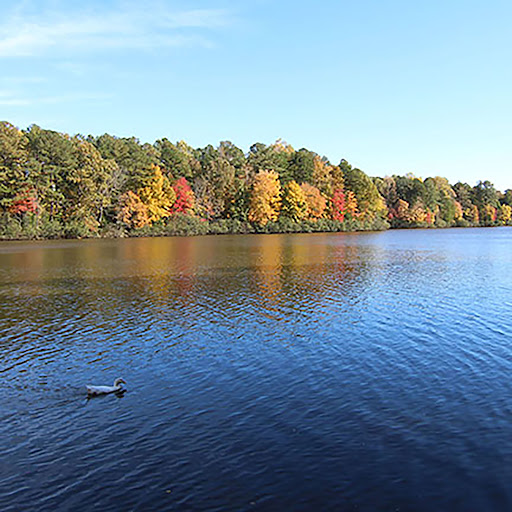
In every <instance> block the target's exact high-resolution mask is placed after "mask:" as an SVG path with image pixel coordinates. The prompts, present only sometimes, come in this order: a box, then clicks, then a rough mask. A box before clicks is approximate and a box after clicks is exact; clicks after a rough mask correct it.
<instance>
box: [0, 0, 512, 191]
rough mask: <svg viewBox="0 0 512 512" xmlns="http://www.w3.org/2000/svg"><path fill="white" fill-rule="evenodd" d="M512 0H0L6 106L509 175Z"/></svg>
mask: <svg viewBox="0 0 512 512" xmlns="http://www.w3.org/2000/svg"><path fill="white" fill-rule="evenodd" d="M511 26H512V2H510V0H502V1H501V0H488V1H483V0H482V1H473V0H445V1H439V0H430V1H426V0H425V1H416V2H412V1H411V0H407V1H405V0H391V1H389V0H357V1H354V0H351V1H344V0H339V1H320V2H318V3H316V4H315V3H313V2H296V1H295V2H292V1H288V0H285V1H280V2H276V1H275V0H274V1H270V0H253V1H245V0H241V1H232V2H227V1H224V0H218V1H216V0H204V1H197V2H196V1H187V2H185V1H183V2H174V1H165V0H160V1H150V0H147V1H145V2H127V1H107V0H101V1H100V0H89V1H88V2H72V1H69V0H68V1H59V0H38V1H18V2H1V3H0V119H3V120H8V121H11V122H12V123H14V124H15V125H17V126H19V127H20V128H26V127H27V126H29V125H30V124H32V123H36V124H39V125H40V126H42V127H45V128H51V129H54V130H58V131H63V132H67V133H71V134H74V133H82V134H94V135H100V134H102V133H105V132H108V133H111V134H114V135H118V136H136V137H138V138H139V139H140V140H141V141H144V142H151V143H152V142H154V141H155V140H156V139H158V138H162V137H167V138H169V139H170V140H181V139H183V140H185V141H186V142H188V143H189V144H191V145H192V146H194V147H199V146H204V145H206V144H210V143H211V144H214V145H216V144H218V142H220V141H221V140H231V141H232V142H234V143H235V144H236V145H238V146H240V147H241V148H242V149H244V150H245V151H247V150H248V148H249V146H250V145H251V144H252V143H254V142H264V143H271V142H273V141H274V140H276V139H277V138H283V139H284V140H286V141H288V142H289V143H290V144H292V145H293V146H294V147H295V148H297V149H298V148H301V147H307V148H308V149H311V150H313V151H316V152H318V153H320V154H322V155H325V156H327V157H328V158H329V159H330V160H331V161H332V162H333V163H338V162H339V160H340V159H341V158H345V159H347V160H348V161H349V162H351V163H352V164H353V165H356V166H358V167H360V168H361V169H363V170H364V171H365V172H367V173H368V174H369V175H372V176H377V175H380V176H384V175H388V174H395V173H396V174H405V173H408V172H412V173H414V174H415V175H417V176H420V177H422V178H425V177H427V176H436V175H440V176H445V177H447V178H448V179H449V180H450V181H451V182H452V183H455V182H456V181H458V180H461V181H466V182H468V183H470V184H472V185H473V184H475V183H476V182H477V181H478V180H480V179H482V180H483V179H489V180H491V181H492V182H493V183H494V184H495V185H496V186H497V187H498V188H500V189H502V190H504V189H506V188H512V94H511V90H512V89H511V85H512V66H511V65H510V63H511V61H512V30H511V29H510V27H511Z"/></svg>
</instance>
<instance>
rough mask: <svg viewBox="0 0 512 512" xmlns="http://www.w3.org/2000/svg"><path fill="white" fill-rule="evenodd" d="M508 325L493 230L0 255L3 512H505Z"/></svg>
mask: <svg viewBox="0 0 512 512" xmlns="http://www.w3.org/2000/svg"><path fill="white" fill-rule="evenodd" d="M511 320H512V229H510V228H495V229H460V230H437V231H423V230H418V231H390V232H386V233H375V234H325V235H324V234H314V235H264V236H218V237H199V238H164V239H130V240H90V241H59V242H44V243H23V242H12V243H2V244H0V327H1V331H0V333H1V340H0V447H1V456H0V510H2V511H4V512H5V511H21V510H24V511H26V510H37V511H68V510H98V511H108V510H123V511H129V510H180V511H181V510H197V511H201V510H209V511H211V510H213V511H215V510H223V511H224V510H233V511H239V510H278V511H285V510H314V511H328V510H333V511H339V510H361V511H366V510H379V511H386V510H390V511H391V510H411V511H432V510H435V511H442V510H446V511H448V510H450V511H454V510H460V511H468V510H475V511H484V510H485V511H489V510H497V511H504V510H512V487H511V485H510V484H511V482H512V378H511V376H512V349H511V342H512V327H511V325H512V323H511ZM119 376H122V377H123V378H124V379H125V380H126V381H127V383H128V386H127V387H128V391H127V393H126V394H125V395H124V396H123V397H122V398H118V397H116V396H112V395H111V396H107V397H103V398H96V399H92V400H86V397H85V388H84V385H85V384H87V383H93V384H94V383H96V384H110V383H111V382H112V381H113V380H114V379H115V378H116V377H119Z"/></svg>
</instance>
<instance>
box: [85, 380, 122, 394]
mask: <svg viewBox="0 0 512 512" xmlns="http://www.w3.org/2000/svg"><path fill="white" fill-rule="evenodd" d="M121 384H126V381H125V380H124V379H121V378H119V379H116V380H115V381H114V385H113V386H91V385H87V386H85V387H86V388H87V396H98V395H108V394H109V393H120V392H123V391H126V390H125V389H124V388H123V386H121Z"/></svg>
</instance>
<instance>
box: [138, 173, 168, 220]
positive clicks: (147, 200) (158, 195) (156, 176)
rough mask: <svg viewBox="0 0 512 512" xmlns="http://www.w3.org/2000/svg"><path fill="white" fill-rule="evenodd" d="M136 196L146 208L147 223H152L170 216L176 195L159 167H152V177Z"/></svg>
mask: <svg viewBox="0 0 512 512" xmlns="http://www.w3.org/2000/svg"><path fill="white" fill-rule="evenodd" d="M137 195H138V196H139V197H140V199H141V201H142V202H143V203H144V204H145V205H146V207H147V211H148V219H149V222H151V223H153V222H156V221H159V220H160V219H162V218H164V217H169V215H171V208H172V205H173V204H174V201H175V200H176V193H175V192H174V189H173V188H172V186H171V184H170V183H169V180H168V179H167V177H166V176H164V175H163V174H162V171H161V170H160V167H158V166H156V165H155V166H154V167H153V176H152V177H151V179H150V180H149V182H148V184H147V185H146V186H145V187H143V188H141V189H139V190H138V194H137Z"/></svg>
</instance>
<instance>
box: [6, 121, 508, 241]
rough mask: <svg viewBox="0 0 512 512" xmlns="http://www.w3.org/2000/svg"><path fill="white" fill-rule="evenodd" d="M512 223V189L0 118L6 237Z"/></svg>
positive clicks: (280, 147) (278, 149) (300, 153)
mask: <svg viewBox="0 0 512 512" xmlns="http://www.w3.org/2000/svg"><path fill="white" fill-rule="evenodd" d="M503 225H512V190H510V189H509V190H506V191H504V192H500V191H498V190H496V189H495V188H494V186H493V184H492V183H490V182H489V181H480V182H479V183H478V184H477V185H475V186H470V185H468V184H467V183H461V182H459V183H455V184H454V185H451V184H450V183H449V182H448V180H447V179H446V178H443V177H439V176H434V177H427V178H425V179H421V178H418V177H416V176H414V175H413V174H407V175H405V176H398V175H391V176H385V177H369V176H368V175H366V174H365V173H364V172H363V171H362V170H360V169H357V168H354V167H352V166H351V165H350V164H349V163H348V162H347V161H346V160H343V159H342V160H341V161H340V162H339V164H337V165H335V164H332V163H331V162H329V161H328V160H327V159H326V158H325V157H322V156H320V155H318V154H317V153H315V152H313V151H310V150H308V149H305V148H301V149H298V150H296V149H294V148H293V147H292V146H290V145H289V144H287V143H286V142H284V141H282V140H278V141H276V142H275V143H274V144H271V145H265V144H262V143H256V144H253V145H252V146H251V147H250V149H249V151H248V152H247V153H244V151H243V150H241V149H240V148H238V147H236V146H235V145H234V144H232V143H231V142H221V143H220V144H219V145H218V146H217V147H213V146H211V145H209V146H206V147H204V148H197V149H194V148H192V147H190V146H189V145H188V144H186V143H185V142H183V141H179V142H170V141H169V140H167V139H165V138H163V139H159V140H157V141H156V142H155V143H154V144H148V143H141V142H140V141H139V140H138V139H136V138H134V137H131V138H119V137H115V136H113V135H108V134H105V135H101V136H99V137H94V136H90V135H89V136H87V137H85V136H82V135H74V136H70V135H67V134H62V133H58V132H55V131H51V130H45V129H43V128H40V127H38V126H36V125H32V126H30V127H29V128H27V129H25V130H20V129H18V128H17V127H15V126H13V125H12V124H10V123H8V122H5V121H4V122H0V239H3V240H14V239H52V238H91V237H110V238H113V237H125V236H176V235H178V236H183V235H206V234H223V233H297V232H302V233H311V232H336V231H366V230H384V229H388V228H415V227H432V228H436V227H437V228H443V227H451V226H459V227H469V226H503Z"/></svg>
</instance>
